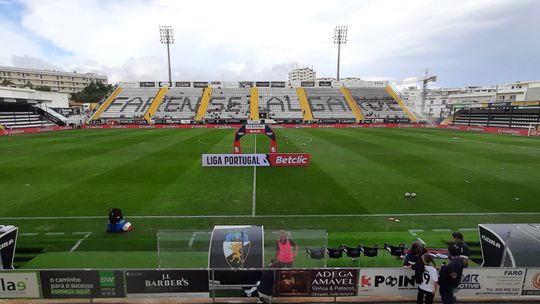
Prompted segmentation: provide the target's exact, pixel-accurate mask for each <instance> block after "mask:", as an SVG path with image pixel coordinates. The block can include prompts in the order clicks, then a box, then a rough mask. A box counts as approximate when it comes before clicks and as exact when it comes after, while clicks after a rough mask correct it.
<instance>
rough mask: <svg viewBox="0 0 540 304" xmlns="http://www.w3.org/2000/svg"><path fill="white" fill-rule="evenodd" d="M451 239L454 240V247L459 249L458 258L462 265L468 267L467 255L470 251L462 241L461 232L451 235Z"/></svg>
mask: <svg viewBox="0 0 540 304" xmlns="http://www.w3.org/2000/svg"><path fill="white" fill-rule="evenodd" d="M452 238H453V239H454V245H456V247H457V248H459V251H460V256H461V258H462V259H463V264H464V266H465V267H467V266H468V265H469V255H470V252H471V250H470V249H469V245H467V243H465V241H464V240H463V234H462V233H461V232H454V233H452Z"/></svg>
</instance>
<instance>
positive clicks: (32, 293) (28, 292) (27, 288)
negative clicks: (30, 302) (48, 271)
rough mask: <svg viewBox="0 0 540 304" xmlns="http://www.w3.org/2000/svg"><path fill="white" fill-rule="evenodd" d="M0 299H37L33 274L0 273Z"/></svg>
mask: <svg viewBox="0 0 540 304" xmlns="http://www.w3.org/2000/svg"><path fill="white" fill-rule="evenodd" d="M0 298H1V299H11V298H39V288H38V281H37V274H36V273H35V272H0Z"/></svg>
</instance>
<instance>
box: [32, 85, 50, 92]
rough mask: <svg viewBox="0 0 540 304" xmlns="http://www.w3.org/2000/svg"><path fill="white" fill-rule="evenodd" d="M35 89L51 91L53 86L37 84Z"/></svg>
mask: <svg viewBox="0 0 540 304" xmlns="http://www.w3.org/2000/svg"><path fill="white" fill-rule="evenodd" d="M35 90H36V91H42V92H50V91H51V87H50V86H46V85H42V86H36V87H35Z"/></svg>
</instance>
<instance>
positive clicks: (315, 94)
mask: <svg viewBox="0 0 540 304" xmlns="http://www.w3.org/2000/svg"><path fill="white" fill-rule="evenodd" d="M305 91H306V95H307V99H308V103H309V106H310V107H311V112H312V113H313V117H314V118H315V119H318V120H340V121H342V120H348V121H351V120H356V117H355V115H354V113H353V112H352V110H351V108H350V107H349V105H348V103H347V100H345V96H343V94H342V92H341V91H340V89H334V88H306V89H305Z"/></svg>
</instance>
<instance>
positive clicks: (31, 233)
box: [19, 232, 39, 236]
mask: <svg viewBox="0 0 540 304" xmlns="http://www.w3.org/2000/svg"><path fill="white" fill-rule="evenodd" d="M38 234H39V233H37V232H24V233H20V234H19V235H20V236H32V235H38Z"/></svg>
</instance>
